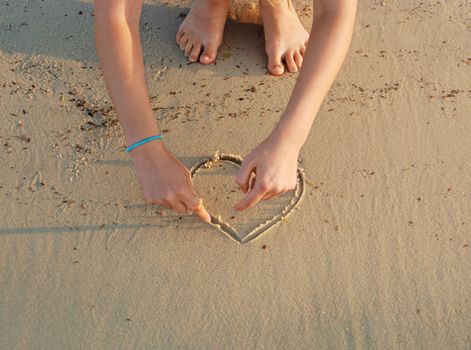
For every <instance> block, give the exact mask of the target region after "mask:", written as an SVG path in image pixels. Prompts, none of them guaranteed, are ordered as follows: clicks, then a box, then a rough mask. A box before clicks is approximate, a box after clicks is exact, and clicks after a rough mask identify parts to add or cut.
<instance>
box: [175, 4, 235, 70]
mask: <svg viewBox="0 0 471 350" xmlns="http://www.w3.org/2000/svg"><path fill="white" fill-rule="evenodd" d="M228 11H229V0H194V3H193V5H192V7H191V10H190V13H189V14H188V16H187V17H186V18H185V20H184V21H183V22H182V24H181V25H180V28H179V29H178V33H177V43H178V45H179V46H180V49H182V51H183V52H185V56H186V57H188V59H189V60H190V62H196V61H198V59H199V61H200V62H201V63H203V64H209V63H211V62H214V60H215V59H216V56H217V50H218V48H219V46H220V45H221V43H222V35H223V32H224V25H225V23H226V18H227V13H228Z"/></svg>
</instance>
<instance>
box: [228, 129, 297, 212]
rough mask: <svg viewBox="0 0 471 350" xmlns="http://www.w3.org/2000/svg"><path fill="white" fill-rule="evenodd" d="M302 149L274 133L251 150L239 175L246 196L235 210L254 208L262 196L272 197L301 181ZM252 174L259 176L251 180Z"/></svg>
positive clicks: (240, 184) (238, 182)
mask: <svg viewBox="0 0 471 350" xmlns="http://www.w3.org/2000/svg"><path fill="white" fill-rule="evenodd" d="M299 150H300V149H299V147H298V146H296V145H294V143H293V142H290V140H288V139H286V138H283V137H280V136H278V135H275V134H271V135H270V136H269V137H268V138H266V139H265V140H264V141H263V142H262V143H261V144H259V145H258V146H257V147H256V148H255V149H254V150H253V151H252V152H250V153H249V155H247V156H246V157H245V158H244V161H243V162H242V165H241V167H240V170H239V172H238V174H237V176H236V183H237V184H238V185H239V187H240V189H241V190H242V191H243V192H244V193H245V194H246V195H245V197H244V198H243V199H242V200H241V201H240V202H239V203H237V204H236V205H235V206H234V209H236V210H244V209H247V208H251V207H253V206H254V205H255V204H257V203H258V202H259V201H260V200H261V199H271V198H273V197H275V196H277V195H280V194H283V193H285V192H287V191H290V190H293V189H294V188H295V187H296V181H297V169H298V155H299ZM252 173H255V177H254V178H253V180H252V181H251V180H250V176H251V174H252ZM249 181H250V182H251V183H249Z"/></svg>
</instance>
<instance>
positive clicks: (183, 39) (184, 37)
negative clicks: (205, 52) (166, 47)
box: [178, 34, 188, 51]
mask: <svg viewBox="0 0 471 350" xmlns="http://www.w3.org/2000/svg"><path fill="white" fill-rule="evenodd" d="M187 41H188V35H186V34H183V35H182V37H181V38H180V41H179V42H178V45H179V46H180V49H181V50H182V51H185V47H186V43H187Z"/></svg>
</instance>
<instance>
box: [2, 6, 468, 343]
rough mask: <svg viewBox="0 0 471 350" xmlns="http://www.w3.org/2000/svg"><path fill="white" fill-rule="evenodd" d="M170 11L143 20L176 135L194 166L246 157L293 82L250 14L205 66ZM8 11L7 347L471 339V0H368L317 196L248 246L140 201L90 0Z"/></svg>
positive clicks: (328, 106)
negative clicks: (195, 60)
mask: <svg viewBox="0 0 471 350" xmlns="http://www.w3.org/2000/svg"><path fill="white" fill-rule="evenodd" d="M175 3H176V1H175V2H165V3H163V2H152V3H150V2H147V3H145V6H144V12H143V16H142V38H143V47H144V51H145V60H146V67H147V78H148V83H149V90H150V95H151V96H152V105H153V108H154V109H155V115H156V119H157V120H158V122H159V124H160V125H161V127H162V129H164V130H165V140H166V143H167V145H168V147H169V148H170V149H171V150H172V151H173V152H174V153H175V154H177V155H178V156H179V158H180V159H181V160H182V162H183V163H184V164H185V165H187V166H191V165H192V164H194V163H196V162H197V161H198V160H199V159H201V158H202V157H205V156H207V155H209V154H212V153H213V152H214V151H215V150H220V151H221V152H224V153H232V154H240V155H245V154H247V153H248V152H249V151H250V150H251V149H252V148H253V147H255V146H256V145H257V144H258V143H259V142H260V141H261V140H262V139H263V138H264V137H265V136H266V135H268V133H269V132H270V131H271V129H272V128H273V126H274V125H275V123H276V122H277V120H278V118H279V117H280V113H282V111H283V108H284V106H285V104H286V102H287V99H288V98H289V95H290V91H291V89H292V87H293V84H294V82H295V80H296V75H285V76H283V77H281V78H274V77H271V76H269V75H267V74H266V58H265V55H264V52H263V46H264V43H263V34H262V31H261V30H260V27H257V26H254V25H237V24H234V23H230V24H228V26H227V29H226V35H225V43H224V44H223V46H222V48H221V52H220V56H219V59H218V61H217V64H216V65H211V66H201V65H198V64H191V65H188V64H187V63H186V60H185V58H184V56H183V55H182V54H181V52H180V50H179V49H178V48H177V46H176V45H175V43H174V37H175V33H176V31H177V28H178V24H179V21H181V18H180V17H179V14H180V13H181V12H182V11H184V10H182V9H181V8H177V7H176V6H174V5H175ZM306 4H307V3H306ZM0 7H1V8H2V11H0V27H1V28H2V31H1V32H0V33H1V34H0V44H1V45H0V59H1V62H2V64H1V66H0V69H1V71H0V73H1V84H0V104H1V106H2V109H1V115H2V123H1V124H0V145H1V146H0V151H1V153H0V169H1V176H0V199H1V201H0V280H1V288H0V348H1V349H155V348H161V349H350V348H357V349H467V350H469V349H470V348H471V317H470V315H471V302H470V295H471V279H470V276H471V233H470V232H471V202H470V195H471V194H470V189H471V186H470V180H469V179H470V172H471V159H470V154H471V152H470V151H471V138H470V137H469V135H470V132H469V130H470V128H471V119H470V118H469V111H470V110H471V103H470V101H471V100H470V84H469V76H470V68H471V67H470V64H471V57H470V48H471V46H470V41H469V34H470V33H469V32H470V22H469V15H468V14H469V12H470V5H469V3H468V2H466V1H449V2H428V1H425V2H424V1H405V0H400V1H392V0H391V1H389V0H388V1H384V2H381V1H370V0H365V1H361V2H360V4H359V11H358V18H357V22H356V30H355V35H354V39H353V43H352V47H351V50H350V53H349V55H348V58H347V61H346V63H345V65H344V67H343V68H342V71H341V73H340V74H339V76H338V79H337V80H336V82H335V83H334V85H333V86H332V89H331V90H330V92H329V94H328V96H327V98H326V100H325V101H324V104H323V106H322V108H321V110H320V111H319V113H318V116H317V118H316V120H315V123H314V126H313V129H312V132H311V134H310V136H309V139H308V140H307V142H306V144H305V146H304V148H303V150H302V152H301V155H300V158H301V162H300V166H301V167H302V168H303V169H304V170H305V175H306V183H307V186H306V191H305V196H304V199H303V201H302V202H301V203H300V206H299V209H298V210H296V211H295V212H294V213H292V214H291V215H290V216H289V217H288V219H287V220H286V222H281V223H280V224H278V225H277V226H276V227H274V228H272V229H271V230H270V231H269V232H267V233H266V234H263V235H261V236H260V237H258V238H257V239H256V240H254V241H251V242H248V243H246V244H239V243H238V242H235V241H234V240H232V239H230V238H229V237H227V236H226V235H224V234H223V233H221V232H220V231H218V230H217V229H215V228H214V227H212V226H209V225H207V224H204V223H201V222H199V221H198V220H196V219H195V218H194V217H186V216H179V215H177V214H173V213H171V212H168V211H166V210H163V209H162V208H160V207H155V206H152V205H148V204H146V203H144V202H143V200H142V198H141V194H140V192H139V187H138V185H137V183H136V180H135V176H134V173H133V168H132V163H131V161H130V159H129V158H128V157H127V155H126V154H125V153H124V152H123V138H122V135H121V132H120V129H119V125H118V124H117V123H116V116H115V115H114V111H113V110H112V109H110V100H109V98H108V95H107V92H106V90H105V87H104V82H103V80H102V76H101V73H100V68H99V65H98V61H97V58H96V54H95V48H94V42H93V21H92V16H91V14H92V6H91V4H90V2H81V1H77V0H74V1H66V2H61V1H57V0H45V1H41V2H33V1H30V2H19V1H5V0H3V1H0ZM307 9H308V8H307ZM309 13H310V12H309V11H306V13H305V14H304V15H303V16H302V20H303V22H304V23H306V25H309V22H310V18H309ZM221 176H222V175H221ZM222 177H223V176H222ZM226 180H227V179H226ZM227 181H229V180H227ZM227 196H229V197H230V198H231V201H232V197H231V196H232V194H231V193H230V190H229V189H228V192H225V191H224V190H223V188H221V191H220V192H219V191H217V193H212V194H208V195H207V198H206V199H205V202H207V204H208V206H209V205H211V206H214V205H215V203H216V199H217V203H219V204H217V205H216V207H215V208H216V209H218V208H226V207H229V205H230V204H232V202H231V203H229V202H227V201H228V200H227ZM234 196H235V195H234ZM211 198H214V201H213V200H211ZM234 199H235V198H234ZM264 205H267V206H268V207H264V208H266V209H267V210H268V209H269V208H270V207H269V203H264ZM261 209H262V207H260V208H257V209H254V210H253V211H252V213H253V218H254V219H262V218H261V217H260V215H261V214H260V212H261ZM213 210H214V209H213ZM248 213H249V212H247V214H244V215H248Z"/></svg>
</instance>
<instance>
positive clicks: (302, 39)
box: [260, 0, 309, 75]
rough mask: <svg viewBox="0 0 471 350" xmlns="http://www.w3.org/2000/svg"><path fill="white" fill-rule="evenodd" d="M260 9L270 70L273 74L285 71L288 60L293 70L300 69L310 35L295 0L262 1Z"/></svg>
mask: <svg viewBox="0 0 471 350" xmlns="http://www.w3.org/2000/svg"><path fill="white" fill-rule="evenodd" d="M260 11H261V15H262V21H263V28H264V31H265V51H266V53H267V55H268V70H269V71H270V73H271V74H273V75H281V74H283V72H284V70H285V69H284V66H283V61H285V62H286V66H287V67H288V71H289V72H290V73H294V72H297V71H298V70H299V68H301V65H302V63H303V55H304V50H305V49H306V43H307V40H308V38H309V34H308V32H307V31H306V30H305V29H304V27H303V25H302V24H301V22H300V21H299V18H298V16H297V14H296V11H295V10H294V6H293V4H292V3H291V0H260Z"/></svg>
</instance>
